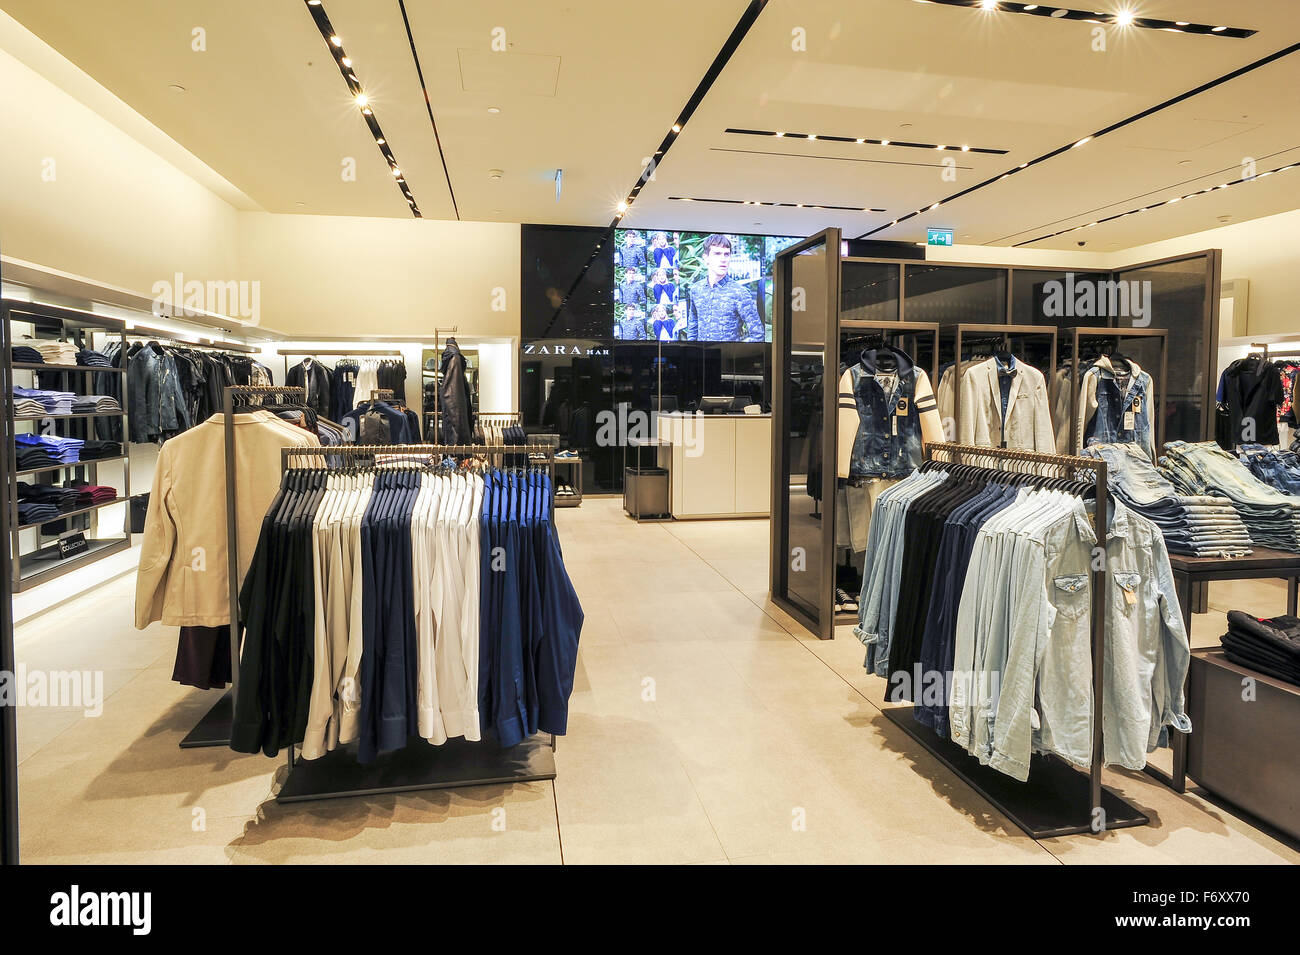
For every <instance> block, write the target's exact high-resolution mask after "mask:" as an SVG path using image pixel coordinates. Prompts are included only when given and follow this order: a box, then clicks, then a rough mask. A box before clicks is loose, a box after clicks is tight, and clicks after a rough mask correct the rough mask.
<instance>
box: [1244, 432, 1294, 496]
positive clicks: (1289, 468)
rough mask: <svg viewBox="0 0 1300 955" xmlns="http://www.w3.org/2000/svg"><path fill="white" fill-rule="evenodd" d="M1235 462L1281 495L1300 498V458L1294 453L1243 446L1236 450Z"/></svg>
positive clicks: (1261, 446)
mask: <svg viewBox="0 0 1300 955" xmlns="http://www.w3.org/2000/svg"><path fill="white" fill-rule="evenodd" d="M1237 460H1238V461H1240V462H1241V463H1242V464H1244V465H1246V467H1247V468H1249V469H1250V473H1251V474H1253V475H1255V477H1257V478H1259V479H1260V480H1261V481H1263V482H1264V483H1265V484H1267V485H1269V486H1270V487H1275V488H1277V489H1278V490H1279V491H1281V492H1282V493H1283V494H1290V495H1292V496H1300V456H1297V455H1296V453H1295V452H1294V451H1283V450H1282V449H1281V448H1270V447H1267V446H1265V445H1262V444H1243V445H1242V446H1241V447H1239V448H1238V449H1237Z"/></svg>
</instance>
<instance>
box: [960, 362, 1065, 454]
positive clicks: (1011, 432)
mask: <svg viewBox="0 0 1300 955" xmlns="http://www.w3.org/2000/svg"><path fill="white" fill-rule="evenodd" d="M960 415H961V420H960V421H959V422H958V424H957V433H958V441H960V442H961V443H962V444H978V445H984V446H988V447H995V448H996V447H1001V446H1002V438H1003V434H1002V392H1001V390H1000V389H999V387H998V372H997V359H996V358H990V359H989V360H988V361H982V362H980V363H979V364H977V365H973V366H971V368H970V369H969V370H963V371H962V376H961V405H960ZM1006 446H1007V447H1008V448H1013V449H1016V450H1020V451H1040V452H1042V453H1044V454H1056V434H1055V432H1054V431H1053V429H1052V411H1051V407H1050V405H1049V404H1048V400H1047V382H1046V380H1045V379H1044V378H1043V373H1042V372H1041V371H1039V370H1038V369H1037V368H1034V367H1033V366H1032V365H1029V364H1027V363H1025V362H1023V361H1020V360H1017V361H1016V374H1015V377H1014V378H1012V380H1011V395H1010V397H1009V398H1008V399H1007V425H1006Z"/></svg>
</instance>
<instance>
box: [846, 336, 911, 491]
mask: <svg viewBox="0 0 1300 955" xmlns="http://www.w3.org/2000/svg"><path fill="white" fill-rule="evenodd" d="M882 352H885V353H889V354H891V355H893V356H894V357H895V358H896V359H897V362H898V371H897V374H896V376H895V382H896V384H895V386H894V388H893V389H892V391H891V392H890V393H889V394H886V393H885V389H884V387H883V386H882V385H881V383H880V381H879V379H878V378H877V375H878V374H879V369H878V366H877V361H878V358H879V356H880V355H881V353H882ZM848 377H849V383H850V386H851V389H852V393H851V394H844V393H841V394H840V407H841V408H845V407H849V405H848V402H849V400H850V399H851V400H852V402H853V405H852V407H853V408H855V409H856V410H857V412H858V434H857V437H856V438H855V439H854V441H853V457H852V460H851V463H850V466H849V476H850V477H889V478H899V477H903V476H904V475H906V474H908V473H909V472H910V471H911V470H912V469H913V468H915V467H917V466H918V465H919V464H920V463H921V414H920V412H919V411H918V410H917V407H916V366H915V365H913V364H912V360H911V359H910V358H909V357H908V356H907V354H906V352H903V351H900V350H899V349H896V348H884V349H874V348H872V349H868V350H867V351H864V352H863V353H862V358H861V360H860V361H859V362H858V363H856V364H854V365H852V366H850V368H849V370H848Z"/></svg>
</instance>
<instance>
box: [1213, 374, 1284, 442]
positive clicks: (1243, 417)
mask: <svg viewBox="0 0 1300 955" xmlns="http://www.w3.org/2000/svg"><path fill="white" fill-rule="evenodd" d="M1217 398H1218V400H1219V401H1221V402H1223V404H1224V405H1225V406H1226V408H1227V411H1228V426H1229V432H1230V434H1231V435H1232V444H1233V445H1234V446H1235V445H1238V444H1249V443H1255V444H1277V443H1278V441H1279V440H1280V438H1279V436H1278V431H1277V419H1278V408H1279V407H1280V406H1281V404H1282V402H1283V400H1284V398H1285V395H1284V393H1283V391H1282V375H1281V372H1280V371H1279V370H1278V367H1277V366H1276V365H1275V364H1273V363H1272V362H1271V361H1268V360H1267V359H1265V358H1263V357H1261V356H1259V355H1248V356H1247V357H1245V358H1239V359H1237V360H1236V361H1234V362H1233V363H1232V364H1231V365H1229V366H1228V367H1227V370H1225V371H1224V373H1223V374H1222V375H1220V376H1219V390H1218V395H1217Z"/></svg>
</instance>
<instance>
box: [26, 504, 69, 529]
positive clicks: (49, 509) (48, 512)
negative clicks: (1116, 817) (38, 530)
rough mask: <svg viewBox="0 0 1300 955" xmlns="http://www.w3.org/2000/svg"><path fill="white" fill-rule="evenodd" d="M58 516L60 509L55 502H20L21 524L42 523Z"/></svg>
mask: <svg viewBox="0 0 1300 955" xmlns="http://www.w3.org/2000/svg"><path fill="white" fill-rule="evenodd" d="M58 516H59V509H58V508H57V507H55V506H54V505H53V504H46V503H43V502H41V501H19V502H18V523H19V524H23V525H26V524H40V523H43V522H45V521H48V520H53V519H54V518H56V517H58Z"/></svg>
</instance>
